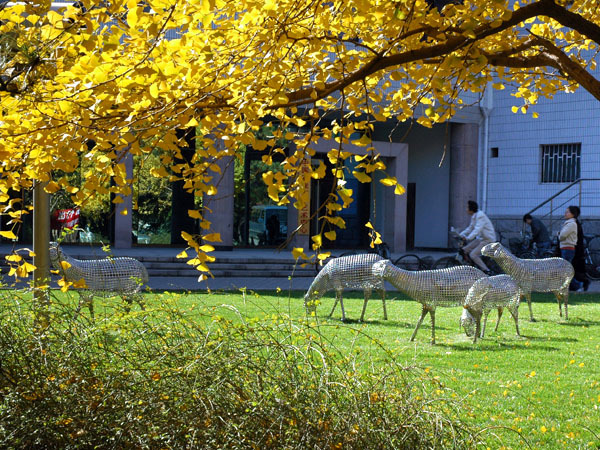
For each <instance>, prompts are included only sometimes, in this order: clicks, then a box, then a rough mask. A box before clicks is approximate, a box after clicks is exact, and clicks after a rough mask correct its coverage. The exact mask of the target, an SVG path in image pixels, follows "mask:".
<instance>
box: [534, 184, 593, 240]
mask: <svg viewBox="0 0 600 450" xmlns="http://www.w3.org/2000/svg"><path fill="white" fill-rule="evenodd" d="M583 181H600V178H579V179H577V180H575V181H573V182H572V183H571V184H569V185H568V186H566V187H564V188H563V189H561V190H560V191H558V192H557V193H556V194H554V195H552V196H551V197H549V198H548V199H546V200H544V201H543V202H542V203H540V204H539V205H537V206H536V207H535V208H533V209H532V210H530V211H528V212H527V214H532V213H534V212H535V211H537V210H538V209H540V208H542V207H543V206H546V205H547V204H548V203H550V212H549V213H548V214H545V215H544V216H542V218H544V217H548V216H549V217H550V233H552V228H553V226H552V225H553V220H552V217H553V216H552V214H553V212H554V211H555V210H556V209H558V208H560V207H562V206H564V205H565V204H567V203H569V202H570V201H571V200H572V199H574V198H575V197H577V196H579V202H578V203H579V205H578V206H579V207H580V208H581V183H582V182H583ZM575 185H579V192H578V193H576V194H574V195H573V196H572V197H570V198H568V199H567V200H565V201H563V202H562V203H561V204H560V205H553V202H554V199H556V198H557V197H558V196H559V195H561V194H562V193H564V192H566V191H568V190H569V189H571V188H572V187H573V186H575Z"/></svg>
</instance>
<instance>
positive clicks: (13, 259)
mask: <svg viewBox="0 0 600 450" xmlns="http://www.w3.org/2000/svg"><path fill="white" fill-rule="evenodd" d="M4 258H5V259H6V260H7V261H9V262H19V261H21V260H22V259H23V257H22V256H21V255H16V254H13V255H6V256H5V257H4Z"/></svg>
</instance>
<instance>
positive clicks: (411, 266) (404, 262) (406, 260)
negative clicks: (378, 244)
mask: <svg viewBox="0 0 600 450" xmlns="http://www.w3.org/2000/svg"><path fill="white" fill-rule="evenodd" d="M393 264H394V265H395V266H396V267H399V268H401V269H404V270H429V269H431V268H432V266H433V264H434V260H433V258H432V257H431V256H424V257H423V258H421V257H419V256H418V255H415V254H412V253H409V254H406V255H402V256H401V257H399V258H397V259H396V260H395V261H394V262H393Z"/></svg>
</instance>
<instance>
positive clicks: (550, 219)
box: [528, 178, 600, 236]
mask: <svg viewBox="0 0 600 450" xmlns="http://www.w3.org/2000/svg"><path fill="white" fill-rule="evenodd" d="M593 182H596V183H593ZM598 182H600V178H580V179H578V180H576V181H574V182H572V183H571V184H569V185H568V186H566V187H564V188H563V189H561V190H560V191H558V192H557V193H556V194H554V195H552V196H551V197H550V198H548V199H547V200H545V201H543V202H542V203H540V204H539V205H537V206H536V207H535V208H533V209H532V210H531V211H528V214H531V215H534V213H536V212H538V211H540V210H543V208H546V207H548V208H549V210H548V212H546V213H545V214H543V215H539V212H538V218H539V219H541V220H542V221H544V222H546V223H547V224H548V225H549V226H548V231H549V232H550V235H551V236H552V235H553V234H554V233H553V228H554V224H555V222H560V223H562V220H563V219H562V217H563V212H564V209H566V208H567V206H569V205H577V206H579V208H580V209H582V208H587V209H590V210H592V209H594V210H595V209H596V208H598V207H599V206H600V189H599V188H598V184H599V183H598ZM584 183H586V186H584ZM591 184H595V185H596V186H595V188H594V186H592V189H589V190H588V189H586V188H587V187H588V186H589V185H591ZM595 202H598V203H599V204H595ZM556 210H560V213H559V214H558V215H556V214H554V213H555V211H556ZM584 213H585V212H584ZM589 213H590V212H588V213H587V214H589Z"/></svg>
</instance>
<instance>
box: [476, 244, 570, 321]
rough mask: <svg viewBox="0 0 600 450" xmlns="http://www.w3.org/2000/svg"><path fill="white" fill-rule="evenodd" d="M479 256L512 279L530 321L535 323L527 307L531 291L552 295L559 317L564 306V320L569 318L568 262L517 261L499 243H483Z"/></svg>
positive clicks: (560, 260) (556, 259)
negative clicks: (521, 294) (494, 262)
mask: <svg viewBox="0 0 600 450" xmlns="http://www.w3.org/2000/svg"><path fill="white" fill-rule="evenodd" d="M481 254H482V255H485V256H489V257H490V258H492V259H494V260H495V261H496V262H497V263H498V265H499V266H500V267H501V268H502V270H503V271H504V272H505V273H507V274H508V275H510V276H511V277H513V279H514V280H515V281H516V282H517V283H518V285H519V287H520V288H521V290H522V291H523V295H524V296H525V298H527V306H529V315H530V320H531V321H532V322H535V319H534V317H533V310H532V308H531V293H532V292H552V293H553V294H554V296H555V297H556V300H557V301H558V311H559V314H560V317H562V305H563V304H564V305H565V320H568V319H569V312H568V304H569V284H570V283H571V279H572V278H573V275H574V274H575V271H574V269H573V266H572V265H571V263H570V262H569V261H567V260H565V259H563V258H544V259H521V258H517V257H516V256H514V255H513V254H512V253H510V252H509V251H508V250H507V249H506V247H504V246H503V245H502V244H500V243H499V242H493V243H491V244H487V245H486V246H484V247H483V248H482V249H481Z"/></svg>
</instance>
